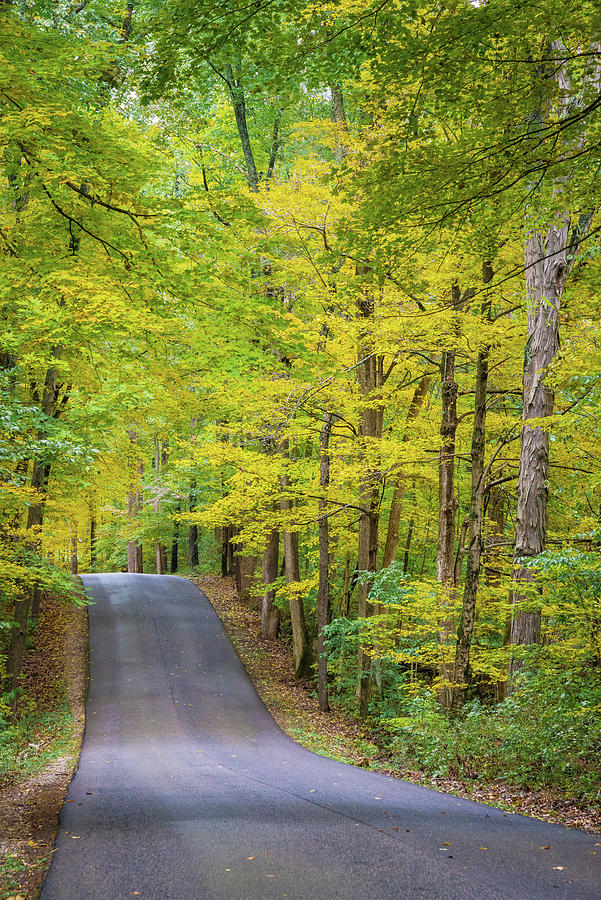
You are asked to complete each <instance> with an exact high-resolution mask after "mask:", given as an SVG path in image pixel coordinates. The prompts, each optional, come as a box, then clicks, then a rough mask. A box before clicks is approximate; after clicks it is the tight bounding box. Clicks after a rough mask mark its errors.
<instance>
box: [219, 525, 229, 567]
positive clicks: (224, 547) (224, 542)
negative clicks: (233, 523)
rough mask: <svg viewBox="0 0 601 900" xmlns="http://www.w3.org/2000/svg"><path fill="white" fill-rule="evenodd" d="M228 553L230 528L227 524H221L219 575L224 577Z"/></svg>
mask: <svg viewBox="0 0 601 900" xmlns="http://www.w3.org/2000/svg"><path fill="white" fill-rule="evenodd" d="M229 554H230V529H229V525H223V526H222V528H221V577H222V578H225V576H226V575H227V573H228V562H229Z"/></svg>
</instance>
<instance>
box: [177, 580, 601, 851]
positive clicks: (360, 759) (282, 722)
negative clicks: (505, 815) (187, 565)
mask: <svg viewBox="0 0 601 900" xmlns="http://www.w3.org/2000/svg"><path fill="white" fill-rule="evenodd" d="M191 580H192V581H194V583H195V584H196V585H198V587H199V588H200V589H201V590H202V591H204V593H205V594H206V595H207V597H208V598H209V600H210V601H211V603H212V604H213V606H214V608H215V610H216V612H217V614H218V615H219V617H220V619H221V621H222V622H223V625H224V626H225V629H226V631H227V633H228V635H229V637H230V640H231V641H232V643H233V645H234V647H235V648H236V650H237V652H238V656H239V657H240V659H241V660H242V662H243V664H244V666H245V667H246V670H247V672H248V674H249V675H250V677H251V679H252V681H253V682H254V685H255V687H256V689H257V691H258V693H259V695H260V696H261V699H262V700H263V702H264V703H265V705H266V706H267V708H268V709H269V711H270V713H271V714H272V716H273V717H274V719H275V720H276V722H277V723H278V724H279V726H280V727H281V728H282V730H283V731H285V732H286V733H287V734H288V735H289V736H290V737H291V738H293V739H294V740H295V741H298V743H300V744H302V745H303V746H305V747H307V748H308V749H309V750H313V751H314V752H316V753H320V754H322V755H324V756H330V757H332V758H334V759H337V760H340V761H341V762H347V763H351V764H352V765H355V766H362V767H364V768H368V769H371V770H372V771H375V772H381V773H383V774H386V775H389V776H390V775H392V776H395V777H397V778H403V779H405V780H407V781H411V782H413V783H415V784H421V785H424V786H426V787H430V788H434V789H435V790H438V791H444V792H446V793H450V794H455V795H456V796H459V797H466V798H468V799H470V800H476V801H478V802H479V803H486V804H489V805H490V806H496V807H500V808H501V809H505V810H509V811H511V812H514V813H521V814H522V815H526V816H534V817H535V818H538V819H543V820H544V821H547V822H555V823H558V824H561V825H566V826H568V827H570V828H582V829H584V830H585V831H589V832H592V833H595V834H596V833H598V832H600V831H601V810H600V809H593V808H591V807H590V806H588V805H586V804H584V803H581V802H580V801H577V800H574V799H571V798H568V797H566V796H565V795H564V794H562V793H561V792H560V791H557V790H553V789H545V790H529V789H527V788H523V787H518V786H515V785H511V784H507V783H505V782H495V783H483V782H481V781H476V780H468V779H461V778H451V777H443V776H436V777H433V776H431V775H429V774H428V773H426V772H423V771H420V770H418V769H415V768H412V767H411V766H410V765H407V764H405V763H404V762H403V761H402V760H399V759H398V757H393V756H392V755H390V754H389V753H387V752H386V750H385V748H383V747H382V746H381V743H380V742H379V741H378V736H377V734H375V733H374V732H372V731H370V730H369V728H368V727H366V726H364V725H363V724H362V723H361V722H359V721H358V720H357V719H353V718H352V717H351V716H350V715H349V714H348V712H346V711H345V710H343V709H340V708H336V707H334V708H333V709H332V710H331V711H330V712H329V713H324V712H322V711H321V710H320V709H319V705H318V702H317V696H316V693H317V692H316V686H315V683H314V682H312V681H299V680H298V679H296V678H295V677H294V669H293V665H292V654H291V652H290V648H289V647H288V646H287V645H286V644H285V643H283V642H279V641H278V642H273V641H265V640H263V639H262V638H261V630H260V629H261V616H260V612H259V610H258V609H254V608H253V607H252V606H250V605H249V604H247V603H242V602H241V601H240V600H239V599H238V597H237V592H236V589H235V586H234V583H233V579H232V578H221V577H219V576H214V575H203V576H200V577H197V578H192V579H191ZM600 852H601V845H600Z"/></svg>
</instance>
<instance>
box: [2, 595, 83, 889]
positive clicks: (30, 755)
mask: <svg viewBox="0 0 601 900" xmlns="http://www.w3.org/2000/svg"><path fill="white" fill-rule="evenodd" d="M87 675H88V626H87V610H86V609H81V608H78V607H77V606H76V605H75V604H74V603H72V602H70V601H69V600H68V599H59V598H55V597H50V596H45V597H44V598H43V603H42V609H41V612H40V621H39V629H38V633H37V635H36V636H35V646H34V647H33V648H32V649H30V650H28V651H27V653H26V656H25V660H24V681H23V687H24V690H25V695H24V696H25V697H26V698H27V700H26V708H25V709H24V710H23V711H22V717H21V719H20V722H19V723H18V724H17V725H16V726H15V728H14V729H10V730H9V731H8V732H4V734H3V735H2V737H3V738H4V743H3V745H2V746H0V898H1V900H8V898H11V900H33V898H35V897H37V895H38V892H39V890H40V887H41V885H42V881H43V879H44V876H45V874H46V871H47V869H48V867H49V865H50V862H51V859H52V853H53V850H52V848H53V846H54V839H55V836H56V832H57V829H58V814H59V812H60V808H61V806H62V803H63V800H64V798H65V794H66V791H67V787H68V785H69V782H70V781H71V778H72V775H73V772H74V770H75V768H76V766H77V760H78V758H79V751H80V748H81V741H82V738H83V731H84V723H85V697H86V691H87Z"/></svg>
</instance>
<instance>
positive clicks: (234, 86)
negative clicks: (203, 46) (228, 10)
mask: <svg viewBox="0 0 601 900" xmlns="http://www.w3.org/2000/svg"><path fill="white" fill-rule="evenodd" d="M240 68H241V67H240V64H238V66H237V70H238V74H237V75H235V74H234V70H233V67H232V66H231V65H228V66H226V67H225V72H224V74H223V79H224V81H225V82H226V84H227V86H228V88H229V91H230V96H231V99H232V107H233V109H234V116H235V119H236V127H237V129H238V136H239V137H240V144H241V145H242V152H243V154H244V162H245V163H246V174H247V178H248V186H249V188H250V189H251V191H253V192H256V191H258V190H259V174H258V172H257V166H256V163H255V157H254V153H253V150H252V145H251V142H250V135H249V133H248V120H247V116H246V98H245V94H244V86H243V84H242V78H241V75H240Z"/></svg>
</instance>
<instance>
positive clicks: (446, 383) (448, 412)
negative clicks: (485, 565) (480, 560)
mask: <svg viewBox="0 0 601 900" xmlns="http://www.w3.org/2000/svg"><path fill="white" fill-rule="evenodd" d="M452 302H453V306H454V307H455V308H456V309H458V308H459V305H460V292H459V287H458V285H456V284H454V285H453V288H452ZM441 395H442V421H441V425H440V436H441V447H440V455H439V458H438V545H437V552H436V577H437V580H438V581H439V582H440V584H441V585H442V597H443V610H442V615H441V628H440V645H441V657H440V658H441V664H440V674H441V679H442V688H441V692H440V698H441V702H442V703H443V705H445V706H448V705H449V703H450V699H451V692H450V683H451V675H452V672H451V667H450V661H449V660H448V659H447V653H448V644H449V640H450V635H451V633H452V631H453V628H454V622H453V621H452V607H453V602H454V588H455V515H456V511H457V503H456V499H455V440H456V434H457V382H456V381H455V350H454V349H453V350H445V351H444V352H443V354H442V364H441Z"/></svg>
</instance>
